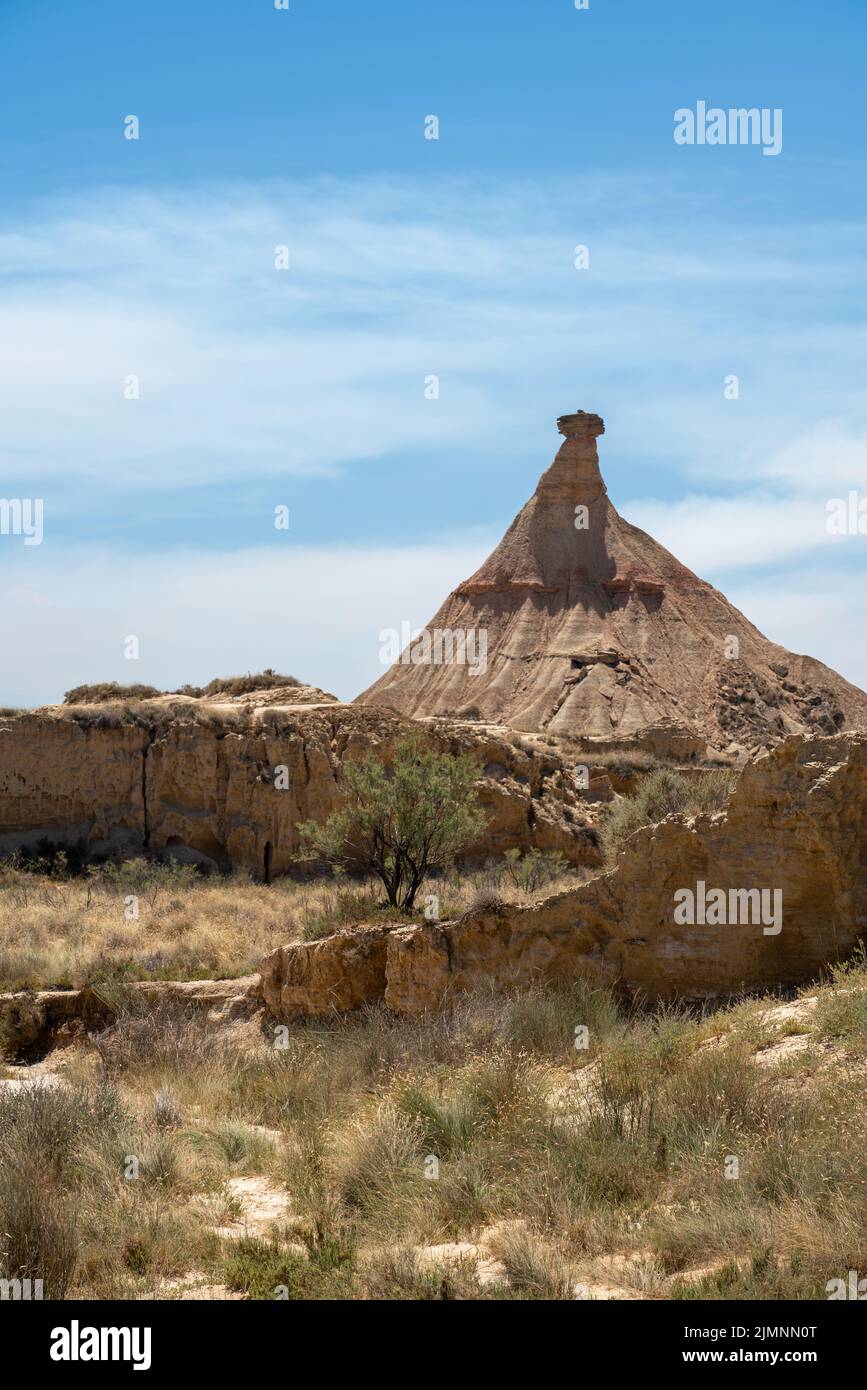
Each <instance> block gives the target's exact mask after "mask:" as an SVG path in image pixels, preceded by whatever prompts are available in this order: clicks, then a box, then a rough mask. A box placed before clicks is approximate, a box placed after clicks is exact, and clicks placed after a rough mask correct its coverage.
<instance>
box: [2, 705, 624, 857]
mask: <svg viewBox="0 0 867 1390" xmlns="http://www.w3.org/2000/svg"><path fill="white" fill-rule="evenodd" d="M294 693H295V692H294V691H293V692H292V694H293V698H294ZM272 696H273V692H268V699H266V700H264V701H263V703H262V704H261V705H260V704H257V703H256V702H255V700H252V699H251V698H250V697H249V696H244V697H242V698H240V699H239V700H237V701H234V702H223V703H220V704H214V703H210V702H207V701H197V700H192V699H184V700H178V699H175V700H170V701H168V700H167V701H162V702H160V701H142V702H140V703H138V704H137V705H136V706H135V707H134V708H132V709H127V710H125V711H123V712H121V713H117V712H114V713H112V712H111V711H108V712H107V711H106V709H105V707H104V706H81V707H80V708H78V709H68V708H62V707H56V708H47V709H44V710H40V711H33V712H30V713H25V714H18V715H13V716H8V717H4V718H0V854H3V853H4V852H5V853H8V852H10V851H11V850H13V849H17V848H20V847H25V848H29V849H36V848H37V847H38V845H39V843H40V841H43V840H44V841H47V842H49V844H54V845H60V844H62V845H67V846H80V847H81V852H82V853H83V854H85V855H106V854H110V853H123V854H135V853H141V852H142V851H144V850H147V851H149V852H152V853H158V854H159V853H170V854H173V855H176V856H177V857H179V858H187V859H192V860H196V861H200V862H204V863H207V864H211V865H215V866H218V867H228V866H230V865H231V866H235V867H245V868H248V869H249V870H251V871H252V873H253V874H254V875H256V876H257V877H262V878H266V879H267V878H270V877H271V876H274V875H278V874H281V873H284V872H286V871H287V870H288V869H289V868H290V867H292V865H293V863H294V862H295V859H296V856H297V855H298V851H299V848H300V842H299V835H298V824H299V822H301V821H304V820H310V819H313V820H322V819H324V818H325V817H326V816H327V815H328V814H329V813H330V812H331V811H333V810H335V809H336V808H337V807H338V806H339V805H340V804H341V800H342V797H343V794H344V780H343V773H342V768H343V763H344V761H345V760H347V759H352V758H356V757H360V756H363V755H364V754H365V753H367V752H368V751H370V750H376V749H379V750H380V751H381V753H382V756H383V757H384V758H385V759H386V760H387V758H388V756H389V752H390V749H391V747H392V746H393V744H394V742H395V740H396V739H397V738H399V737H400V736H401V734H403V733H406V732H407V731H408V729H409V728H411V727H417V726H416V725H411V724H410V722H409V721H407V720H405V719H403V718H401V717H400V716H399V715H397V714H395V713H394V712H392V711H387V710H378V709H362V708H359V707H357V706H354V705H343V704H340V703H338V702H336V701H333V700H330V701H323V702H313V703H310V704H306V703H302V704H299V705H296V704H294V703H293V704H287V703H285V701H286V695H285V693H284V695H283V700H284V703H283V704H282V705H276V704H274V703H273V699H272ZM423 732H424V736H425V738H427V739H428V740H429V741H430V742H431V743H432V744H433V745H435V746H436V747H438V748H441V749H444V750H448V751H451V752H459V751H466V752H469V753H471V754H472V755H473V756H474V757H476V759H477V760H478V764H479V769H480V776H479V783H478V786H479V796H480V801H481V804H482V807H483V809H484V811H485V813H486V816H487V825H486V828H485V830H484V832H483V835H482V837H481V838H480V840H479V841H478V843H477V844H476V845H474V846H473V847H472V849H471V851H470V853H469V858H471V859H477V858H484V857H486V856H488V855H498V854H501V853H502V852H503V851H504V850H505V849H507V848H510V847H512V846H516V847H518V848H521V849H530V848H533V847H535V848H539V849H542V850H545V851H549V852H559V853H561V854H562V855H563V856H564V857H565V858H566V859H567V860H569V861H570V862H571V863H575V864H578V863H587V864H594V863H598V862H599V853H598V849H597V845H596V838H595V835H594V832H593V830H592V825H591V823H590V821H589V820H588V816H587V812H586V807H584V805H583V803H582V800H581V796H580V793H579V792H578V790H577V789H576V786H575V782H574V779H573V777H572V775H571V772H570V769H569V767H568V766H567V765H566V764H565V763H564V762H563V761H562V759H561V758H560V757H559V755H558V754H557V753H556V752H555V751H554V750H553V749H551V748H547V747H541V746H540V747H538V748H533V747H523V746H521V745H520V743H516V742H515V741H514V739H513V738H512V736H510V735H508V736H503V734H501V735H497V734H496V733H492V732H489V731H487V730H485V729H483V728H480V727H474V726H473V725H470V724H465V725H455V724H452V723H450V722H449V721H434V722H433V723H432V724H430V725H429V726H425V728H424V731H423Z"/></svg>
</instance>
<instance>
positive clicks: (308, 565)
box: [0, 536, 495, 705]
mask: <svg viewBox="0 0 867 1390" xmlns="http://www.w3.org/2000/svg"><path fill="white" fill-rule="evenodd" d="M494 539H495V538H494V537H493V536H486V537H482V536H478V537H477V538H476V539H475V540H474V541H473V542H472V543H470V544H460V543H455V544H452V545H442V546H406V547H400V546H395V547H393V548H380V549H371V550H366V549H356V550H347V549H343V548H341V549H339V550H337V549H332V548H330V547H321V548H306V549H302V548H293V549H291V550H287V552H286V553H285V554H282V555H281V554H278V553H275V552H274V551H273V550H270V551H264V550H245V551H238V552H235V553H231V554H213V553H196V554H190V553H185V552H184V553H176V554H174V555H172V556H171V557H170V560H169V562H168V563H156V562H155V561H154V560H153V559H152V558H151V557H148V556H144V555H142V556H137V557H136V556H133V557H131V556H129V555H125V554H123V553H122V552H121V551H117V552H115V553H113V554H108V553H105V552H100V553H96V552H94V551H92V550H89V549H78V550H67V549H64V550H62V551H58V550H54V551H53V552H52V551H51V550H50V548H49V547H48V546H47V545H46V546H45V547H43V548H42V550H41V552H37V551H34V550H32V549H31V550H29V551H25V549H24V547H23V546H18V547H17V548H16V549H15V550H14V551H13V550H8V551H7V552H5V553H4V558H5V560H6V563H5V564H4V570H3V574H4V579H3V583H2V584H0V649H2V650H3V652H4V653H6V654H7V656H8V658H9V659H8V660H6V661H4V663H3V671H2V679H0V704H13V705H14V704H23V705H30V704H36V703H45V702H48V701H52V700H58V699H60V698H62V695H63V692H64V690H66V689H68V688H70V687H71V686H73V685H77V684H79V683H80V682H83V681H92V680H117V681H121V682H130V681H143V682H145V683H148V684H152V685H156V686H158V687H160V688H163V687H164V688H167V689H174V688H176V687H177V686H178V685H181V684H183V683H185V682H189V683H192V684H196V683H201V682H206V681H208V680H210V679H211V678H212V677H213V676H215V675H230V674H238V673H244V672H246V671H260V670H262V669H263V668H264V667H266V666H271V667H273V668H275V669H276V670H281V671H285V672H288V673H289V674H290V675H295V676H297V677H298V679H299V680H302V681H308V682H310V683H311V684H313V685H319V686H321V687H323V688H324V689H326V690H330V691H331V692H332V693H333V694H335V695H338V696H339V697H341V698H344V699H351V698H353V697H354V696H355V695H357V694H358V693H359V692H360V691H361V690H362V689H364V688H365V687H366V686H367V685H369V684H371V683H372V682H373V681H374V680H376V679H377V677H378V676H380V675H381V674H382V672H383V671H384V670H385V666H384V665H383V663H382V661H381V660H380V637H379V634H380V632H381V631H382V630H383V629H385V628H396V629H397V630H398V631H400V628H401V624H402V623H404V622H408V623H409V624H410V625H411V626H412V627H414V628H415V627H419V628H420V627H423V626H424V624H425V623H426V622H427V621H428V620H429V619H430V618H431V616H432V615H433V613H434V612H435V611H436V609H437V608H438V607H439V605H440V602H441V600H442V598H443V597H444V595H445V594H446V593H448V592H449V590H451V589H452V588H454V587H455V586H456V585H457V584H458V582H459V581H460V580H461V579H464V578H466V576H467V575H468V574H471V573H472V572H473V570H474V569H476V568H477V566H478V565H479V563H480V561H481V560H482V559H483V557H484V555H485V554H486V553H487V551H488V550H489V549H490V547H491V545H492V544H493V543H494ZM0 544H3V545H7V546H8V545H9V540H8V538H7V539H6V540H5V541H0ZM37 554H38V555H39V559H38V560H36V561H35V562H34V559H33V557H34V555H37ZM128 636H136V637H138V639H139V643H140V658H139V659H138V660H136V661H130V660H127V659H126V658H125V656H124V641H125V638H126V637H128Z"/></svg>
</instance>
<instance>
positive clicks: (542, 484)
mask: <svg viewBox="0 0 867 1390" xmlns="http://www.w3.org/2000/svg"><path fill="white" fill-rule="evenodd" d="M557 423H558V428H559V429H560V432H561V433H562V434H563V435H564V436H565V440H564V443H563V444H562V446H561V448H560V450H559V452H558V454H557V456H556V458H555V459H554V462H553V463H552V465H551V467H550V468H549V469H548V470H547V472H545V473H544V474H543V475H542V477H541V479H540V481H539V485H538V487H537V488H536V491H535V493H534V495H533V496H532V497H531V498H530V500H529V502H527V504H526V506H524V507H523V508H522V510H521V511H520V513H519V514H518V516H517V517H516V518H515V520H514V521H513V522H512V525H511V526H510V527H509V530H508V531H507V533H506V535H505V536H504V538H503V540H502V541H501V542H500V544H499V545H498V546H497V548H496V550H495V551H494V552H493V554H492V555H490V556H489V558H488V559H487V560H486V561H485V563H484V564H483V565H482V566H481V568H480V569H479V570H477V571H476V573H475V574H474V575H472V576H471V577H470V578H469V579H467V580H466V581H465V582H464V583H463V584H461V585H460V586H459V587H458V588H457V589H456V590H455V591H454V593H452V594H451V595H450V596H449V597H448V599H447V600H446V601H445V603H444V604H443V606H442V607H441V608H440V610H439V612H438V613H437V614H436V616H435V617H434V618H433V619H432V620H431V622H430V623H429V624H428V628H427V629H426V630H425V633H426V634H427V636H425V633H423V634H422V635H421V637H420V638H419V639H418V640H417V641H416V642H415V643H414V644H411V646H410V648H409V649H408V650H407V651H406V652H404V653H403V654H402V656H401V658H400V659H399V660H398V661H397V662H396V663H395V665H394V666H392V667H391V668H390V669H389V670H388V671H387V672H386V673H385V675H384V676H382V677H381V679H380V680H378V681H377V682H376V684H375V685H373V686H371V688H370V689H369V690H367V691H365V692H364V694H362V695H360V696H359V697H358V700H359V702H360V703H362V704H375V705H387V706H391V707H393V708H394V709H397V710H399V711H400V712H401V713H403V714H408V715H415V716H419V715H432V714H445V713H459V712H460V711H461V710H462V709H464V708H466V707H475V709H477V710H478V711H479V713H480V714H481V716H482V717H483V718H485V719H488V720H492V721H495V722H499V723H506V724H509V725H511V726H513V727H515V728H518V729H525V730H543V729H544V730H547V731H549V732H550V733H552V734H571V735H578V736H582V737H590V738H596V739H601V740H611V739H612V738H615V739H618V740H624V739H629V738H633V737H635V736H636V735H639V734H641V733H642V731H644V730H645V729H647V728H648V727H650V726H653V725H655V724H658V723H660V721H675V722H677V723H680V724H686V725H687V726H689V727H690V728H692V729H693V730H694V731H695V732H696V733H697V734H698V735H699V736H700V737H701V738H703V739H704V740H706V741H707V742H709V743H710V744H711V745H712V746H713V747H715V748H728V747H730V746H732V745H736V746H738V747H743V748H748V749H756V748H762V747H768V746H771V745H773V743H775V742H778V741H779V740H780V739H781V738H783V737H785V736H787V735H789V734H793V733H811V732H821V733H829V734H833V733H836V732H837V731H842V730H847V729H852V728H863V727H867V695H865V693H864V692H863V691H861V690H858V689H857V688H856V687H854V686H852V685H850V684H849V683H848V682H847V681H846V680H844V679H843V678H842V677H841V676H839V675H838V674H837V673H836V672H834V671H832V670H830V669H829V668H828V667H826V666H824V665H822V663H821V662H819V661H815V660H813V659H812V658H810V657H806V656H795V655H793V654H792V653H791V652H788V651H786V650H785V649H784V648H783V647H780V646H777V645H775V644H774V643H773V642H769V641H768V640H767V638H765V637H764V636H763V635H762V634H761V633H760V632H759V631H758V630H757V628H755V627H754V626H753V625H752V623H750V622H749V621H748V620H747V619H746V618H745V617H744V616H743V614H741V613H739V612H738V610H737V609H736V608H734V607H733V606H732V605H731V604H730V603H729V602H728V601H727V600H726V599H725V598H724V596H723V595H722V594H720V593H719V592H718V591H717V590H716V589H714V588H712V586H711V585H710V584H707V583H705V582H704V581H703V580H701V579H699V578H698V577H697V576H696V575H695V574H693V573H692V571H691V570H688V569H687V568H686V566H685V565H682V564H681V563H680V561H679V560H676V559H675V557H674V556H673V555H671V554H670V553H669V552H668V551H667V550H665V549H664V548H663V547H662V546H661V545H658V544H657V543H656V541H654V540H653V539H652V538H651V537H650V536H648V535H647V534H646V533H645V532H644V531H641V530H639V529H638V527H636V526H632V525H630V524H629V522H627V521H624V520H623V518H622V517H621V516H620V515H619V514H618V512H617V511H616V510H615V508H614V506H613V505H612V503H611V502H610V500H609V498H608V495H607V491H606V487H605V484H604V482H603V480H602V475H601V473H600V470H599V460H598V456H597V450H596V439H597V437H598V436H599V435H600V434H602V433H603V432H604V425H603V423H602V420H601V419H600V418H599V416H598V415H591V414H586V413H585V412H583V411H579V412H577V413H576V414H574V415H566V416H562V417H561V418H560V419H559V420H558V422H557ZM444 635H445V636H444ZM482 651H483V652H484V661H483V662H482V661H480V660H479V654H480V652H482Z"/></svg>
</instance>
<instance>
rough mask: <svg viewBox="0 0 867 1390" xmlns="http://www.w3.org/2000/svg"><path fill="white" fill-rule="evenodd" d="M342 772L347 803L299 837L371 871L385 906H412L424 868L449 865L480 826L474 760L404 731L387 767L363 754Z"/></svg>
mask: <svg viewBox="0 0 867 1390" xmlns="http://www.w3.org/2000/svg"><path fill="white" fill-rule="evenodd" d="M344 771H345V774H346V779H347V781H348V783H349V787H350V795H349V798H348V804H347V805H346V806H345V807H344V808H343V809H342V810H340V811H335V812H334V813H333V814H332V815H330V816H329V817H328V819H327V820H326V821H325V822H324V823H323V824H321V825H320V824H318V823H317V822H316V821H306V822H304V823H303V824H302V825H299V827H298V829H299V831H300V832H301V836H302V840H303V841H304V842H306V844H307V845H308V847H309V849H310V851H311V853H312V854H313V855H318V856H319V857H320V858H321V859H324V860H326V861H327V862H329V863H331V864H335V865H339V866H342V867H344V868H353V869H357V870H367V871H369V872H372V873H374V874H376V875H377V877H378V878H380V879H381V880H382V882H383V884H384V885H385V891H386V893H387V895H388V901H389V903H390V904H391V906H392V907H396V908H399V909H400V910H401V911H402V912H411V911H412V908H413V904H414V902H415V897H416V894H417V893H418V890H419V888H420V887H421V885H422V883H423V882H424V880H425V878H426V877H427V875H428V874H429V873H432V872H434V871H435V870H437V869H441V868H445V867H446V866H447V865H449V864H452V863H453V862H454V860H455V859H456V857H457V855H458V853H459V852H460V851H461V850H462V849H463V848H464V847H465V846H466V845H468V844H470V843H471V842H472V841H473V840H474V839H475V838H476V837H477V835H478V834H479V832H480V831H481V829H482V826H483V824H484V814H483V812H482V811H481V809H480V808H479V805H478V792H477V790H476V778H477V776H478V767H477V765H476V763H475V761H474V760H473V759H472V758H471V757H469V756H467V755H464V754H462V755H460V756H459V757H452V756H451V755H450V754H448V753H437V752H434V751H432V750H426V749H425V748H424V747H423V746H422V744H421V741H420V740H419V738H418V737H417V736H416V735H408V736H406V737H405V738H402V739H400V740H399V741H398V742H397V744H396V745H395V750H394V765H393V767H392V768H391V769H389V768H387V767H386V765H385V764H384V763H383V762H381V761H380V760H379V759H378V758H375V757H373V756H372V755H368V756H367V757H365V758H363V759H361V761H359V762H355V763H347V764H346V765H345V768H344Z"/></svg>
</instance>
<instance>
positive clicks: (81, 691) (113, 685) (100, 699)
mask: <svg viewBox="0 0 867 1390" xmlns="http://www.w3.org/2000/svg"><path fill="white" fill-rule="evenodd" d="M161 694H162V691H160V690H157V688H156V686H155V685H136V684H133V685H121V684H120V683H119V682H118V681H97V682H93V683H91V684H89V685H76V686H73V688H72V689H71V690H67V692H66V694H65V695H64V697H63V703H64V704H65V705H104V704H108V703H115V702H119V703H126V704H129V703H131V702H133V701H135V700H153V699H158V698H159V696H160V695H161Z"/></svg>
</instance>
